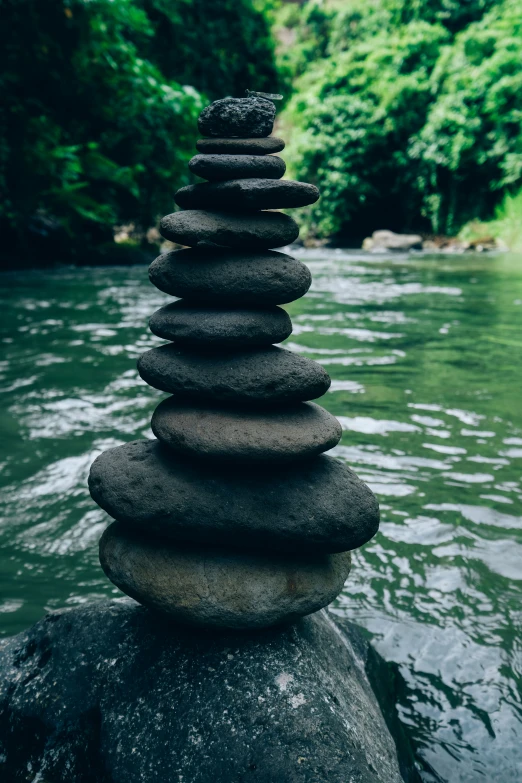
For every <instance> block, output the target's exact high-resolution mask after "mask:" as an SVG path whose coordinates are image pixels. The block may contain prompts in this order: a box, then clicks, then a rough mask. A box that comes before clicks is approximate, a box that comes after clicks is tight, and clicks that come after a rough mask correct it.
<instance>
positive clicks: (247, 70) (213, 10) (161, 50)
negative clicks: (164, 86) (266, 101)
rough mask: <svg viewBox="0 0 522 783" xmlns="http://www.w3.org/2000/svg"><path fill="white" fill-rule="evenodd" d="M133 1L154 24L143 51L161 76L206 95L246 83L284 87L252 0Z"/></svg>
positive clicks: (241, 89) (238, 89)
mask: <svg viewBox="0 0 522 783" xmlns="http://www.w3.org/2000/svg"><path fill="white" fill-rule="evenodd" d="M137 2H139V4H140V6H141V7H142V8H144V9H145V11H146V13H147V16H148V18H149V19H150V21H151V23H152V25H153V29H154V34H153V36H152V37H151V38H150V39H149V43H148V46H147V56H148V58H149V59H150V60H151V61H153V62H155V63H156V64H157V65H158V66H159V67H160V69H161V71H162V73H163V74H164V75H165V76H166V77H167V78H169V79H176V81H178V82H181V83H182V84H191V85H194V86H195V87H197V89H198V90H200V91H201V92H203V93H204V94H205V95H206V96H207V97H208V98H210V99H212V100H214V99H216V98H223V97H224V96H225V95H235V96H242V95H244V94H245V90H246V89H250V90H261V91H267V92H280V91H281V90H284V89H285V86H284V84H283V83H282V81H281V77H280V74H279V72H278V69H277V67H276V64H275V57H274V40H273V37H272V32H271V29H270V26H269V23H268V19H267V17H266V15H265V14H264V13H261V12H260V10H258V9H256V7H255V6H254V5H253V3H252V0H137ZM286 89H287V88H286Z"/></svg>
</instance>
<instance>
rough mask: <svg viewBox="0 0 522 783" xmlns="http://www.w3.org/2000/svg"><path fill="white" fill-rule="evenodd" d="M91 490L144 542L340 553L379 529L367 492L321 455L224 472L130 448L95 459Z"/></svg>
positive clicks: (143, 447)
mask: <svg viewBox="0 0 522 783" xmlns="http://www.w3.org/2000/svg"><path fill="white" fill-rule="evenodd" d="M89 488H90V491H91V495H92V497H93V499H94V500H95V501H96V503H98V505H99V506H101V507H102V508H103V509H104V510H105V511H107V513H108V514H110V516H111V517H113V518H114V519H117V520H119V521H120V522H122V523H125V524H126V525H129V526H130V527H132V528H135V529H137V530H140V529H141V530H143V531H144V532H145V533H147V534H149V535H151V536H153V535H159V536H163V537H165V538H170V539H172V540H175V541H194V542H195V543H199V544H204V543H208V544H216V545H218V546H222V547H225V546H226V547H228V546H230V547H231V548H233V549H236V548H239V549H250V550H251V551H253V552H257V551H259V550H270V551H274V552H277V551H280V552H283V551H289V552H304V551H308V552H310V551H313V552H344V551H347V550H350V549H356V548H357V547H360V546H362V545H363V544H365V543H366V542H367V541H369V540H370V538H372V537H373V536H374V535H375V533H376V532H377V529H378V526H379V506H378V503H377V500H376V499H375V496H374V495H373V493H372V492H371V490H370V489H369V488H368V487H367V486H366V484H364V482H362V481H361V480H360V479H359V478H358V477H357V476H356V475H355V473H354V472H353V471H352V470H350V468H348V467H347V466H346V465H344V464H343V463H342V462H340V461H339V460H337V459H333V458H332V457H328V456H325V455H321V456H320V457H315V458H314V459H312V460H305V461H304V462H298V463H296V464H295V465H274V466H259V465H246V466H234V468H231V467H230V466H228V465H227V466H220V465H214V464H212V465H210V464H207V463H204V462H200V461H195V460H188V459H187V457H186V456H183V457H180V456H178V455H176V454H174V453H173V452H172V451H170V450H169V449H168V448H167V447H166V446H164V445H163V444H161V443H160V442H159V441H150V440H141V441H133V442H131V443H126V444H125V445H124V446H118V447H116V448H114V449H109V450H108V451H105V452H103V454H101V455H100V456H99V457H98V458H97V459H96V460H95V461H94V463H93V465H92V467H91V473H90V476H89Z"/></svg>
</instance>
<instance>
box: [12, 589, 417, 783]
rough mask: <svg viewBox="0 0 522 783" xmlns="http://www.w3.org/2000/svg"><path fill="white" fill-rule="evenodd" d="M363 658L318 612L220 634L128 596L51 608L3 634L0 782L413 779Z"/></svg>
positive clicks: (349, 631)
mask: <svg viewBox="0 0 522 783" xmlns="http://www.w3.org/2000/svg"><path fill="white" fill-rule="evenodd" d="M374 658H375V653H373V651H372V650H371V648H369V647H368V645H367V643H366V642H364V641H363V638H362V637H361V635H360V632H359V631H358V629H357V628H356V627H355V626H352V625H350V624H344V623H343V624H342V625H338V624H337V622H336V621H334V619H333V618H332V616H331V615H329V614H327V613H326V612H325V611H323V612H320V613H318V614H315V615H312V616H311V617H307V618H305V619H303V620H300V621H299V622H298V623H297V624H296V625H293V626H289V627H284V628H274V629H268V630H265V631H262V632H238V631H229V632H221V633H219V634H212V633H211V632H209V631H208V630H206V631H196V630H188V629H185V628H183V627H182V626H178V625H175V624H171V623H169V621H168V620H167V619H166V618H164V617H160V616H159V615H157V616H155V615H154V614H152V613H151V612H149V611H147V610H146V609H144V608H143V607H141V606H139V605H138V604H136V603H135V602H134V601H131V600H128V599H123V600H116V601H101V602H99V603H93V604H90V605H87V606H83V607H80V608H75V609H67V610H59V611H56V612H52V613H51V614H49V615H47V616H46V617H45V618H44V619H43V620H41V621H40V622H39V623H37V624H36V625H35V626H34V627H33V628H31V629H30V630H28V631H26V632H24V633H21V634H19V635H18V636H15V637H13V638H12V639H8V640H4V641H2V642H0V779H1V780H3V781H6V783H8V782H9V783H16V782H18V781H33V783H34V781H42V783H43V781H46V783H167V782H170V781H177V782H178V781H182V782H183V783H225V781H226V783H240V781H241V782H242V783H243V782H244V781H250V780H251V781H256V782H257V783H348V781H354V782H355V781H356V783H402V781H404V780H406V781H409V783H416V781H418V780H419V778H418V777H417V774H416V772H415V769H414V765H413V761H412V756H411V750H410V749H409V746H408V745H407V744H406V742H405V740H404V735H403V733H401V732H400V729H399V730H398V722H397V719H396V716H394V715H391V711H390V705H391V704H393V700H394V696H393V693H389V692H388V694H387V701H386V703H384V702H383V711H381V708H380V706H379V704H378V702H377V699H376V697H375V695H374V692H373V691H372V687H371V685H370V682H369V680H368V676H367V674H366V671H365V669H366V668H370V670H374V669H375V666H374V664H373V663H372V660H373V659H374ZM368 664H371V666H370V667H368ZM380 676H381V679H382V680H383V682H381V687H380V690H381V691H385V690H386V686H387V685H389V686H390V687H391V683H392V679H391V678H390V677H388V679H386V672H381V675H380ZM391 709H392V710H393V708H391ZM383 712H384V714H385V715H387V718H388V722H389V725H391V726H392V727H393V730H394V732H395V737H396V740H397V746H398V747H399V748H401V750H402V751H403V753H402V755H401V759H400V760H399V759H398V757H397V750H396V745H395V743H394V739H393V738H392V735H391V734H390V731H389V729H388V728H387V725H386V722H385V719H384V718H383ZM390 715H391V717H390ZM401 770H402V775H401Z"/></svg>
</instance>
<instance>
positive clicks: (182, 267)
mask: <svg viewBox="0 0 522 783" xmlns="http://www.w3.org/2000/svg"><path fill="white" fill-rule="evenodd" d="M149 277H150V281H151V283H152V284H153V285H155V286H156V288H159V289H160V291H164V292H165V293H167V294H171V296H179V297H182V298H183V297H185V298H186V299H187V300H191V301H195V302H209V303H212V304H214V303H215V304H217V305H218V306H221V307H224V306H226V305H227V304H236V305H240V306H244V307H248V306H252V305H254V306H257V307H259V306H264V305H276V304H286V303H287V302H292V301H294V299H299V298H300V297H301V296H303V295H304V294H306V292H307V291H308V289H309V288H310V284H311V282H312V277H311V275H310V270H309V269H308V267H306V266H305V265H304V264H302V263H301V261H298V260H297V259H296V258H292V256H289V255H286V253H277V252H274V251H270V250H265V251H263V252H262V253H252V252H248V251H244V250H236V251H234V250H227V251H223V252H220V251H217V252H216V251H212V250H209V249H208V248H191V249H186V250H173V251H171V252H170V253H164V254H163V255H161V256H159V257H158V258H157V259H156V260H155V261H153V262H152V264H151V265H150V268H149Z"/></svg>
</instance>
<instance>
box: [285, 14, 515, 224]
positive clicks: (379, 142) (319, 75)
mask: <svg viewBox="0 0 522 783" xmlns="http://www.w3.org/2000/svg"><path fill="white" fill-rule="evenodd" d="M280 24H282V25H284V27H285V28H287V29H290V30H293V33H294V36H295V39H294V42H293V45H292V47H291V48H290V49H287V50H286V52H285V54H284V55H283V56H284V58H285V60H286V62H287V63H288V64H289V65H290V68H291V69H292V71H293V73H294V74H295V77H296V82H295V93H294V97H293V99H292V101H291V103H290V106H289V108H288V112H287V126H288V130H289V132H291V133H292V153H293V155H292V159H293V162H294V165H293V173H294V174H296V175H297V176H299V177H301V178H303V179H307V180H309V181H313V182H317V181H321V186H322V191H323V198H322V199H321V201H320V202H319V203H318V205H317V206H315V207H313V208H311V209H310V210H309V211H308V213H307V215H306V217H305V227H306V228H307V229H308V231H309V232H311V233H313V234H315V235H319V236H330V235H331V234H335V233H339V232H340V233H344V234H349V235H351V236H354V235H361V234H366V233H368V232H370V231H372V230H373V229H375V228H377V227H386V228H391V229H395V230H399V231H404V230H412V229H416V230H424V231H434V232H445V233H455V232H456V231H458V230H459V229H460V227H461V226H462V225H463V224H464V223H466V221H468V220H471V219H473V218H486V217H488V216H490V215H491V214H492V213H493V211H494V208H495V206H496V205H497V204H498V203H499V202H500V201H501V200H502V199H503V198H505V194H506V191H507V192H511V191H513V190H516V189H517V186H518V187H520V183H521V182H522V66H521V63H522V5H521V4H520V2H519V0H503V1H502V2H499V1H498V0H466V2H463V0H460V1H458V2H457V0H353V1H352V2H350V3H346V2H343V1H342V0H329V1H328V0H323V1H321V0H310V1H309V2H307V3H305V4H304V6H303V7H302V8H299V7H298V6H295V5H291V6H285V8H284V11H283V14H282V15H281V19H280ZM354 226H356V227H357V228H356V229H354Z"/></svg>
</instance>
